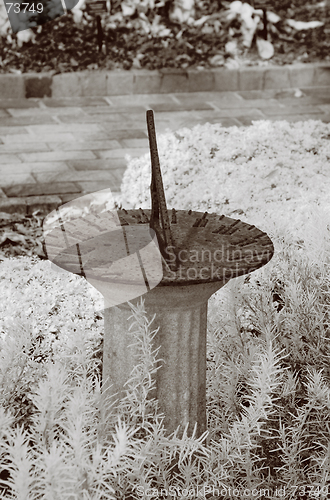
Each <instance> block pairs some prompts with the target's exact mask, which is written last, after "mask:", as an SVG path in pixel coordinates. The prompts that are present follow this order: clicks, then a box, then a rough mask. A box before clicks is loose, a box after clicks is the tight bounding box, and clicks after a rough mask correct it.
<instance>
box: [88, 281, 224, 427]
mask: <svg viewBox="0 0 330 500" xmlns="http://www.w3.org/2000/svg"><path fill="white" fill-rule="evenodd" d="M225 283H226V282H216V283H202V284H195V285H183V286H175V285H174V286H171V285H169V286H158V287H156V288H154V289H153V290H151V291H150V292H148V293H147V294H145V295H144V296H143V298H144V301H145V302H144V304H145V310H146V314H147V317H148V319H151V318H152V317H153V315H154V314H156V317H155V320H154V322H153V323H152V325H151V328H152V330H155V329H156V328H157V327H159V331H158V333H157V335H156V337H155V343H154V348H157V347H159V346H160V349H159V354H158V356H159V358H160V359H162V360H163V362H161V367H160V368H159V370H158V372H157V373H156V394H155V396H156V397H157V399H158V401H159V406H160V411H161V412H163V413H164V415H165V420H164V425H165V427H166V430H167V432H168V433H171V432H173V431H174V430H175V429H176V428H177V427H178V425H182V426H185V425H186V424H187V423H188V422H189V432H191V431H192V430H193V428H194V425H195V422H197V435H200V434H201V433H203V432H204V431H205V430H206V333H207V301H208V299H209V298H210V296H211V295H212V294H213V293H215V292H216V291H217V290H219V289H220V288H221V287H222V286H223V285H224V284H225ZM95 284H96V283H95V282H94V283H93V285H94V286H95ZM102 293H103V296H104V298H105V312H104V329H105V331H104V346H103V376H102V379H103V384H104V385H103V390H104V389H105V388H107V389H108V390H107V394H108V393H109V394H111V395H114V394H116V393H117V396H116V397H121V396H122V395H124V394H125V393H124V391H123V388H124V384H125V382H126V381H127V380H128V378H129V376H130V373H131V371H132V369H133V367H134V365H135V363H136V361H134V351H133V349H134V348H132V347H130V344H132V343H133V342H134V340H133V336H132V334H131V333H130V332H129V327H130V325H131V324H132V322H133V321H134V319H133V318H130V319H129V317H130V316H132V310H131V308H130V306H129V304H128V303H125V304H121V305H119V306H115V307H111V308H107V297H106V295H107V294H106V291H105V290H104V288H103V286H102ZM138 301H140V298H137V299H134V300H132V301H131V302H132V303H133V304H137V302H138ZM111 384H112V387H109V386H110V385H111Z"/></svg>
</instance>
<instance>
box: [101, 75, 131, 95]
mask: <svg viewBox="0 0 330 500" xmlns="http://www.w3.org/2000/svg"><path fill="white" fill-rule="evenodd" d="M133 82H134V75H133V73H132V72H131V71H108V72H107V73H106V94H105V95H126V94H133Z"/></svg>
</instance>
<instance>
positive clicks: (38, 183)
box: [0, 87, 330, 213]
mask: <svg viewBox="0 0 330 500" xmlns="http://www.w3.org/2000/svg"><path fill="white" fill-rule="evenodd" d="M301 90H302V92H303V96H302V97H295V96H294V93H295V91H294V90H292V89H291V90H287V91H280V90H264V91H258V90H253V91H238V92H199V93H177V94H166V95H164V94H153V95H150V94H149V95H124V96H110V97H76V98H67V99H16V100H15V99H13V100H10V99H6V100H3V101H1V100H0V211H5V212H21V213H25V212H26V213H31V212H32V211H33V210H35V209H36V208H42V209H43V210H45V211H48V212H49V211H51V210H53V209H54V208H56V207H57V206H58V205H60V204H62V203H66V202H67V201H70V200H72V199H74V198H76V197H79V196H82V195H83V194H86V193H90V192H94V191H98V190H101V189H105V188H107V187H109V188H110V189H111V190H112V192H118V191H119V190H120V183H121V179H122V176H123V173H124V170H125V167H126V160H125V155H126V154H130V155H131V156H140V155H141V154H143V153H145V152H147V151H148V138H147V130H146V121H145V112H146V110H147V109H153V110H154V112H155V120H156V130H157V133H158V134H160V133H162V132H164V131H165V129H167V128H169V129H171V130H177V129H178V128H181V127H183V126H188V127H192V126H194V125H196V124H202V123H206V122H210V123H219V122H220V123H222V125H223V126H225V127H229V126H232V125H237V126H242V125H249V124H251V121H252V120H264V119H269V120H280V119H285V120H289V121H299V120H307V119H315V120H323V121H325V122H329V121H330V87H318V88H315V87H314V88H306V89H301Z"/></svg>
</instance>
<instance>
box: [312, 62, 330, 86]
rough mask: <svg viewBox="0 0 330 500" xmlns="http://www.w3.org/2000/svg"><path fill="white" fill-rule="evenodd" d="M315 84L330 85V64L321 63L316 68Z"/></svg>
mask: <svg viewBox="0 0 330 500" xmlns="http://www.w3.org/2000/svg"><path fill="white" fill-rule="evenodd" d="M313 85H314V86H318V87H328V86H329V85H330V65H329V64H320V65H317V66H315V69H314V81H313Z"/></svg>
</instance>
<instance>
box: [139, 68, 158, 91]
mask: <svg viewBox="0 0 330 500" xmlns="http://www.w3.org/2000/svg"><path fill="white" fill-rule="evenodd" d="M161 82H162V79H161V76H160V74H159V72H158V71H143V70H141V71H135V72H134V78H133V90H132V92H133V94H158V93H159V92H160V88H161Z"/></svg>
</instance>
